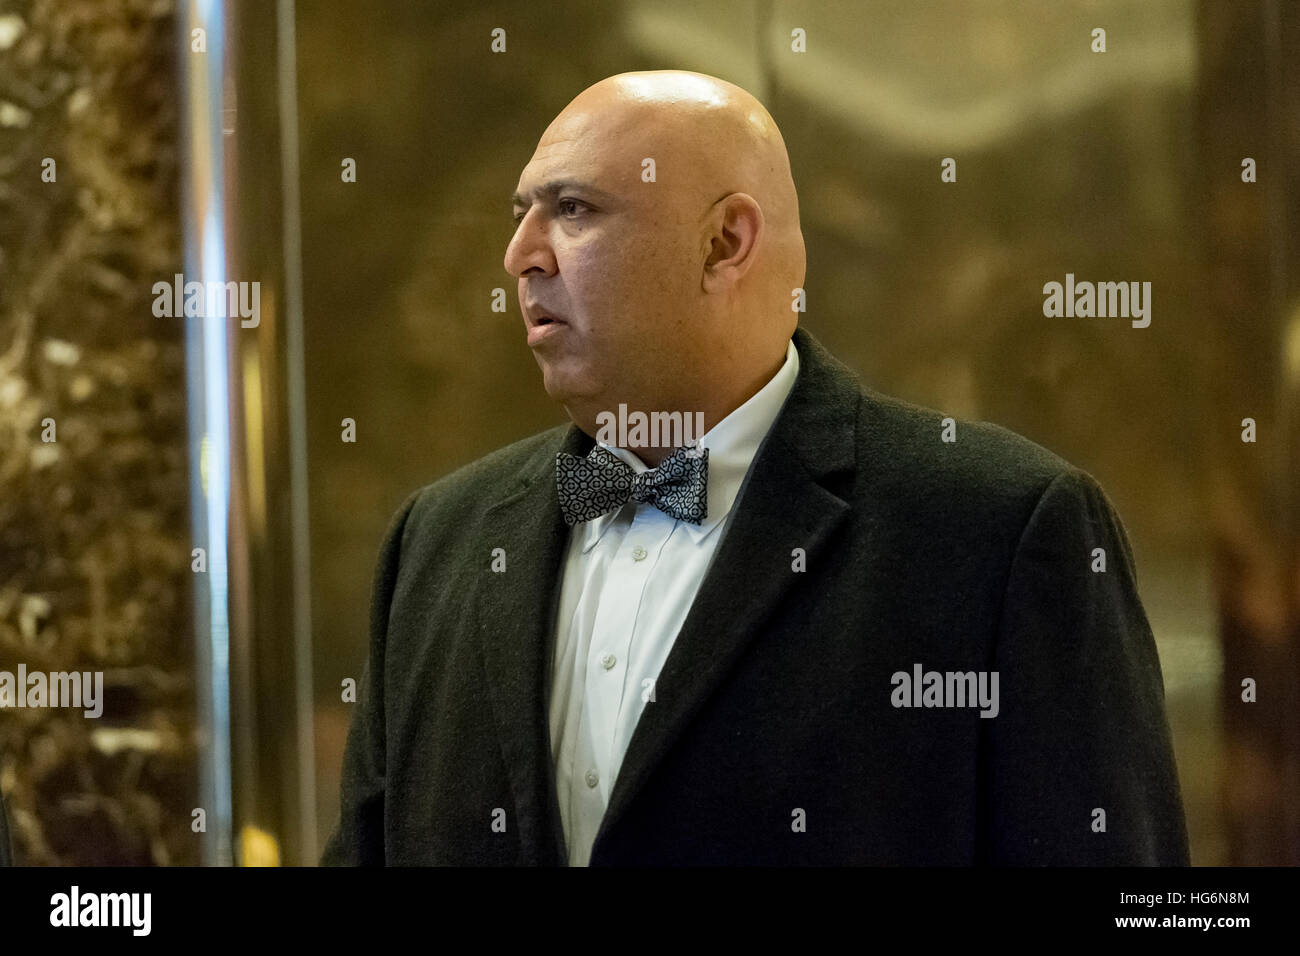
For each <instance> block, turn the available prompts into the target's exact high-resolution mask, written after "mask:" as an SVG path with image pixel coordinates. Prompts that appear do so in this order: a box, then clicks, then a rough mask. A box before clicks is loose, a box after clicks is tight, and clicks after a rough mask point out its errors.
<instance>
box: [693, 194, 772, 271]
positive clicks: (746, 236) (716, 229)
mask: <svg viewBox="0 0 1300 956" xmlns="http://www.w3.org/2000/svg"><path fill="white" fill-rule="evenodd" d="M712 224H713V232H712V233H711V234H710V235H709V236H708V237H706V238H707V242H708V247H707V254H706V256H705V260H704V274H703V276H702V278H701V282H700V284H701V287H702V288H703V289H704V291H705V292H721V291H723V290H724V289H726V288H730V287H731V286H734V285H735V284H736V283H737V282H738V281H740V278H741V276H743V275H744V274H745V273H746V272H748V271H749V267H750V266H752V265H753V264H754V259H755V258H756V256H757V254H758V245H759V242H760V241H761V239H762V237H763V210H762V208H760V207H759V205H758V202H757V201H756V200H755V199H754V197H753V196H751V195H749V194H748V193H732V194H731V195H730V196H727V197H726V198H725V199H722V200H719V202H718V203H717V208H716V209H714V218H713V219H712Z"/></svg>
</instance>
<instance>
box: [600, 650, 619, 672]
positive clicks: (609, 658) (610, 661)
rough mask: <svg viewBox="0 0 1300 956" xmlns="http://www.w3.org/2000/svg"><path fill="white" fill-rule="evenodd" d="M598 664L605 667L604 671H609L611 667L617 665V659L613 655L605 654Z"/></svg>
mask: <svg viewBox="0 0 1300 956" xmlns="http://www.w3.org/2000/svg"><path fill="white" fill-rule="evenodd" d="M600 662H601V664H603V665H604V666H605V670H609V669H610V668H611V667H613V666H614V665H615V664H617V663H618V658H617V657H615V656H614V655H613V654H606V655H605V656H604V657H602V658H601V659H600Z"/></svg>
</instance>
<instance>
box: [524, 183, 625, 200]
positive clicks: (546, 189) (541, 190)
mask: <svg viewBox="0 0 1300 956" xmlns="http://www.w3.org/2000/svg"><path fill="white" fill-rule="evenodd" d="M566 189H574V190H577V191H578V192H581V193H586V194H588V195H590V196H592V197H594V198H597V199H602V200H610V199H613V198H614V197H613V196H611V195H610V194H609V193H607V192H605V191H604V190H603V189H597V188H596V187H595V186H592V185H591V184H590V183H584V182H582V181H580V180H577V179H553V180H551V181H550V182H549V183H547V184H546V185H544V186H538V187H537V188H536V189H534V190H533V192H534V193H535V194H536V195H539V196H552V197H553V196H558V195H559V194H560V193H561V192H563V191H564V190H566ZM510 202H511V205H514V206H526V205H528V196H527V195H525V194H524V193H515V194H514V195H513V196H511V197H510Z"/></svg>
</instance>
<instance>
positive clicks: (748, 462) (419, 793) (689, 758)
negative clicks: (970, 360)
mask: <svg viewBox="0 0 1300 956" xmlns="http://www.w3.org/2000/svg"><path fill="white" fill-rule="evenodd" d="M515 218H516V221H517V223H518V225H517V230H516V232H515V235H514V238H513V239H512V240H511V242H510V245H509V247H508V248H507V250H506V257H505V266H506V268H507V270H509V271H510V272H511V273H512V274H513V275H515V276H516V277H517V278H518V281H519V285H518V289H519V299H520V304H521V306H522V309H523V313H524V321H525V326H526V329H527V338H528V345H529V346H530V347H531V348H532V350H533V353H534V356H535V357H536V359H537V362H538V365H539V366H540V367H541V370H542V376H543V382H544V385H545V388H546V391H547V393H548V395H550V397H551V398H553V399H555V400H557V401H559V402H561V403H563V405H564V407H565V409H566V410H567V411H568V413H569V416H570V417H571V418H572V420H573V423H574V424H573V425H567V426H563V427H560V428H556V429H553V430H551V431H548V432H545V433H543V434H540V435H535V436H533V437H531V438H528V439H525V440H523V441H521V442H518V443H516V444H514V445H511V446H510V447H508V448H505V449H502V450H499V451H497V452H495V453H493V454H491V455H488V456H487V457H485V458H483V459H481V460H479V461H477V462H474V463H473V464H471V465H469V466H467V467H465V468H462V469H461V470H459V471H457V472H455V473H454V474H452V475H450V476H448V477H446V478H443V479H442V480H441V481H438V482H435V483H434V484H432V485H430V486H428V487H427V488H424V489H422V490H420V491H418V492H416V493H415V494H413V495H412V496H411V497H410V498H409V499H407V501H406V503H405V504H404V505H403V506H402V508H401V509H400V511H399V512H398V514H397V516H396V518H395V519H394V521H393V523H392V525H391V527H390V528H389V530H388V533H387V535H386V537H385V540H384V543H383V545H382V548H381V553H380V556H379V564H378V570H377V573H376V578H375V584H374V593H373V605H372V616H371V640H370V653H369V658H368V663H367V669H366V674H365V678H364V680H363V696H362V699H361V701H360V703H359V705H358V710H357V712H356V714H355V716H354V719H353V723H352V727H351V730H350V733H349V738H348V746H347V752H346V757H345V761H344V770H343V783H342V811H341V818H340V821H339V825H338V828H337V830H336V832H335V833H334V834H333V836H332V838H331V840H330V842H329V845H328V846H327V848H326V851H325V854H324V862H326V863H341V864H384V863H387V864H458V865H459V864H557V865H558V864H565V863H568V864H570V865H583V864H591V865H617V864H624V865H626V864H787V863H791V864H837V863H870V864H1184V863H1186V862H1187V837H1186V831H1185V826H1184V821H1183V814H1182V807H1181V803H1180V799H1179V791H1178V782H1177V777H1176V773H1175V768H1174V762H1173V756H1172V751H1171V747H1170V740H1169V731H1168V726H1167V724H1166V721H1165V716H1164V692H1163V686H1162V679H1161V674H1160V667H1159V663H1158V661H1157V658H1156V653H1155V647H1154V642H1153V640H1152V635H1151V631H1150V628H1149V626H1148V623H1147V620H1146V616H1145V614H1144V613H1143V610H1142V606H1141V603H1140V601H1139V599H1138V594H1137V585H1136V580H1135V572H1134V567H1133V559H1132V554H1131V551H1130V548H1129V542H1128V540H1127V537H1126V535H1125V532H1124V530H1123V527H1122V526H1121V524H1120V522H1119V519H1118V518H1117V516H1116V514H1115V512H1114V510H1113V509H1112V508H1111V506H1110V504H1109V502H1108V501H1107V499H1106V497H1105V495H1104V494H1103V493H1102V491H1101V489H1100V488H1099V487H1098V486H1097V484H1096V483H1095V482H1094V481H1093V479H1092V478H1090V477H1089V476H1088V475H1087V474H1085V473H1084V472H1082V471H1080V470H1078V469H1076V468H1074V467H1072V466H1071V465H1069V464H1068V463H1067V462H1065V461H1063V460H1061V459H1060V458H1057V457H1056V456H1055V455H1053V454H1051V453H1050V452H1048V451H1046V450H1045V449H1043V448H1040V447H1039V446H1037V445H1035V444H1033V443H1031V442H1029V441H1027V440H1026V439H1024V438H1021V437H1019V436H1017V435H1014V434H1012V433H1011V432H1009V431H1006V430H1005V429H1002V428H999V427H997V426H993V425H988V424H982V423H965V422H961V423H953V422H949V423H947V424H945V423H944V421H943V418H942V416H941V415H940V414H939V413H938V412H932V411H929V410H928V409H923V408H919V407H916V406H913V405H909V404H907V403H904V402H901V401H898V400H895V399H891V398H888V397H886V396H883V395H879V394H877V393H875V392H873V391H871V390H869V389H867V388H865V387H863V386H862V385H861V384H860V383H859V382H858V381H857V379H856V377H855V376H854V375H853V373H852V372H850V371H849V370H848V369H847V368H846V367H845V366H843V365H842V364H840V363H839V362H838V361H836V360H835V359H834V358H833V357H831V356H830V355H829V354H828V353H827V352H826V351H825V349H823V348H822V347H821V346H820V345H819V344H818V343H817V342H816V341H815V340H814V339H813V337H812V336H810V335H808V334H807V332H805V331H804V330H802V329H797V328H796V320H797V313H796V312H795V311H794V310H793V309H792V303H793V302H795V301H796V297H797V296H798V295H799V289H800V287H801V286H802V284H803V280H804V268H805V258H804V245H803V239H802V236H801V233H800V229H799V214H798V202H797V198H796V194H795V189H794V184H793V180H792V178H791V174H790V167H789V161H788V158H787V155H786V150H785V145H784V143H783V141H782V139H781V136H780V133H779V132H778V130H777V128H776V125H775V123H774V122H773V121H772V118H771V117H770V116H769V115H768V114H767V111H766V110H764V108H763V107H762V106H761V105H760V104H759V103H758V102H757V101H756V100H755V99H754V98H753V97H751V96H750V95H749V94H747V93H745V92H744V91H743V90H741V89H739V88H738V87H735V86H733V85H732V84H730V83H726V82H723V81H721V80H717V79H714V78H712V77H707V76H702V75H700V74H694V73H683V72H676V71H665V72H653V73H631V74H621V75H619V76H615V77H611V78H608V79H606V80H603V81H601V82H600V83H597V84H596V85H595V86H593V87H591V88H589V89H588V90H586V91H584V92H583V93H582V94H580V95H579V96H578V97H577V98H576V99H575V100H574V101H573V102H572V103H570V104H569V106H567V107H566V108H565V110H564V111H563V112H562V113H561V114H560V115H559V116H558V117H557V118H556V119H555V120H554V122H552V123H551V125H550V126H549V127H548V128H547V130H546V132H545V133H544V134H543V136H542V138H541V141H540V142H539V144H538V146H537V150H536V152H535V153H534V155H533V157H532V160H531V161H530V162H529V163H528V165H527V167H526V168H525V169H524V171H523V174H522V175H521V176H520V179H519V184H518V192H517V194H516V196H515ZM674 414H675V415H677V419H676V420H680V421H682V422H689V421H692V420H696V416H699V417H700V418H702V424H703V428H704V432H705V433H704V435H703V437H702V438H701V437H699V436H698V435H696V436H694V438H692V439H686V438H683V436H682V435H680V434H678V435H674V434H673V429H671V428H660V429H658V430H657V433H656V431H655V430H649V431H647V430H646V429H644V428H641V427H638V426H634V425H631V423H633V422H634V421H637V420H640V421H642V422H643V421H644V419H639V416H645V418H647V419H648V418H651V417H652V416H657V418H658V420H659V422H660V423H661V424H666V423H668V422H669V421H673V423H674V424H675V423H676V420H673V419H670V418H669V416H671V415H674ZM615 419H617V420H618V421H619V422H621V423H623V424H624V425H630V426H631V427H628V428H623V429H618V428H612V427H611V425H612V424H613V422H614V421H615ZM597 437H599V438H600V439H601V442H600V443H599V444H598V443H597V442H596V441H595V439H596V438H597ZM696 439H697V440H696ZM945 439H947V440H945Z"/></svg>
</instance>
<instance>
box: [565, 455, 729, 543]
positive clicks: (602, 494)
mask: <svg viewBox="0 0 1300 956" xmlns="http://www.w3.org/2000/svg"><path fill="white" fill-rule="evenodd" d="M708 481H709V450H708V449H707V448H699V447H690V448H687V447H682V448H678V449H677V450H676V451H674V452H673V453H672V454H671V455H669V456H668V457H667V458H665V459H664V460H663V461H661V462H660V463H659V464H658V466H656V467H654V468H651V469H650V470H649V471H647V472H645V473H643V474H640V475H638V474H637V473H636V472H634V471H633V470H632V469H631V468H630V467H629V466H628V465H627V464H626V463H624V462H623V461H622V460H621V459H620V458H618V457H617V456H616V455H614V454H613V453H611V452H609V451H606V450H605V449H604V448H602V447H601V446H600V445H593V446H592V448H591V451H590V452H588V453H587V457H586V458H581V457H579V456H578V455H570V454H567V453H565V452H560V453H558V454H557V455H556V456H555V487H556V488H557V489H558V490H559V493H560V511H561V512H563V514H564V523H565V524H567V525H569V527H573V525H575V524H577V523H578V522H579V521H590V520H591V519H592V518H598V517H600V516H601V515H603V514H606V513H607V512H610V511H614V510H615V509H617V508H621V507H623V505H625V504H627V503H628V502H629V501H633V500H635V501H643V502H645V503H647V504H651V505H654V506H655V507H656V508H658V509H659V510H660V511H662V512H663V513H664V514H666V515H668V516H669V517H670V518H679V519H681V520H682V521H688V522H690V523H691V524H700V523H701V522H702V521H704V518H705V515H706V514H707V513H708Z"/></svg>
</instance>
